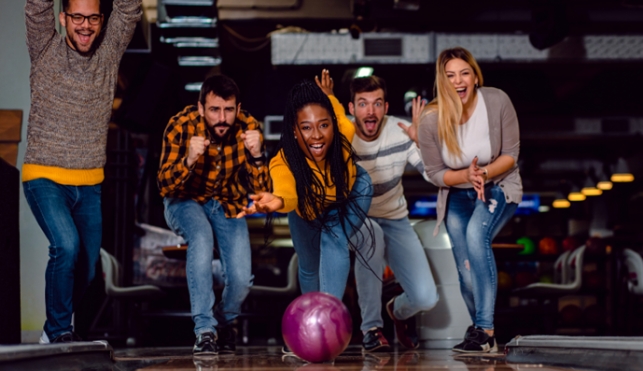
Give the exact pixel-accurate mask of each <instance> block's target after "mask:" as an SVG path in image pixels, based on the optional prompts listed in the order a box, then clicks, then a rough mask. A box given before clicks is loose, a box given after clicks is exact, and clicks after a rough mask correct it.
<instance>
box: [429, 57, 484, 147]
mask: <svg viewBox="0 0 643 371" xmlns="http://www.w3.org/2000/svg"><path fill="white" fill-rule="evenodd" d="M457 58H459V59H462V60H463V61H465V62H467V63H468V64H469V65H470V66H471V68H472V69H473V73H474V74H475V75H476V77H477V78H478V86H482V82H483V79H482V71H481V70H480V66H478V62H476V59H475V58H474V57H473V55H472V54H471V53H470V52H469V51H468V50H467V49H465V48H462V47H455V48H451V49H445V50H443V51H442V52H441V53H440V55H439V56H438V60H437V61H436V62H435V85H434V87H433V94H434V96H435V98H434V99H433V100H432V101H431V102H429V104H427V106H426V107H425V108H424V112H422V116H425V115H427V114H429V113H431V112H434V111H437V112H438V138H439V139H440V142H441V143H442V144H443V145H445V146H446V147H447V151H448V152H449V154H450V155H452V156H455V157H458V158H460V157H461V156H462V149H461V148H460V145H459V144H458V136H457V130H456V129H457V127H458V125H459V124H460V120H461V119H462V110H463V108H462V101H461V100H460V97H459V96H458V93H457V92H456V91H455V88H454V87H453V84H451V81H449V78H448V77H447V74H446V65H447V63H448V62H449V61H450V60H452V59H457Z"/></svg>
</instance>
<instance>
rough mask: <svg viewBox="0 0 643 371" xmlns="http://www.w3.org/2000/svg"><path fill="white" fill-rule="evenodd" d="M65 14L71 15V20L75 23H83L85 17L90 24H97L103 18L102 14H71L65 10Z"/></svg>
mask: <svg viewBox="0 0 643 371" xmlns="http://www.w3.org/2000/svg"><path fill="white" fill-rule="evenodd" d="M65 15H66V16H68V17H71V21H72V23H73V24H83V23H84V22H85V19H87V21H88V22H89V24H91V25H97V24H99V23H100V20H101V19H102V18H103V15H102V14H91V15H82V14H78V13H72V14H69V13H67V12H65Z"/></svg>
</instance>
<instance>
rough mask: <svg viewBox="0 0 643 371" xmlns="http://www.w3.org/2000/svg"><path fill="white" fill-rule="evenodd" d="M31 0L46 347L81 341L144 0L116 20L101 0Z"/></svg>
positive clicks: (28, 170)
mask: <svg viewBox="0 0 643 371" xmlns="http://www.w3.org/2000/svg"><path fill="white" fill-rule="evenodd" d="M62 5H63V11H62V12H61V13H60V14H59V15H58V18H59V20H60V24H61V25H62V26H63V27H64V28H65V31H66V36H64V37H63V36H61V35H59V34H58V32H56V29H55V14H54V9H53V8H54V2H53V0H27V4H26V6H25V16H26V25H27V48H28V50H29V57H30V59H31V77H30V79H31V110H30V112H29V126H28V129H27V152H26V154H25V160H24V165H23V167H22V181H23V187H24V191H25V197H26V198H27V202H28V203H29V206H30V208H31V210H32V212H33V213H34V216H35V217H36V220H37V221H38V224H39V225H40V227H41V228H42V230H43V232H44V233H45V235H46V236H47V239H48V240H49V243H50V246H49V262H48V263H47V269H46V272H45V282H46V286H45V306H46V311H47V320H46V322H45V325H44V331H43V334H42V336H41V338H40V343H50V342H51V343H60V342H71V341H76V340H79V337H78V336H77V335H76V334H75V333H74V332H73V327H72V324H71V318H72V313H73V312H74V307H75V305H76V304H77V303H78V301H79V299H80V298H81V296H82V294H83V292H84V291H85V289H86V288H87V285H88V284H89V282H91V280H92V279H93V278H94V273H95V272H94V267H95V266H96V262H97V261H98V256H99V252H100V245H101V238H102V217H101V199H100V193H101V183H102V181H103V179H104V173H103V167H104V166H105V161H106V151H105V149H106V145H107V128H108V123H109V119H110V116H111V111H112V104H113V100H114V91H115V89H116V81H117V77H118V66H119V64H120V60H121V57H122V56H123V53H125V49H126V48H127V45H128V44H129V42H130V40H131V38H132V35H133V34H134V28H135V27H136V23H137V22H138V21H139V20H140V18H141V14H142V12H141V0H114V7H113V11H112V13H111V16H110V19H109V24H108V25H106V22H105V19H104V16H103V14H101V11H100V1H99V0H63V1H62Z"/></svg>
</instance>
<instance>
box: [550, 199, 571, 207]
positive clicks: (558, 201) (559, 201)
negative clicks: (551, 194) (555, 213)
mask: <svg viewBox="0 0 643 371" xmlns="http://www.w3.org/2000/svg"><path fill="white" fill-rule="evenodd" d="M551 206H552V207H553V208H554V209H567V208H569V207H570V206H571V203H569V201H567V199H565V198H559V199H556V200H554V202H553V203H552V204H551Z"/></svg>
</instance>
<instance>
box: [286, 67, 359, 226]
mask: <svg viewBox="0 0 643 371" xmlns="http://www.w3.org/2000/svg"><path fill="white" fill-rule="evenodd" d="M310 104H317V105H320V106H321V107H322V108H324V109H325V110H327V111H328V114H329V115H330V117H331V120H332V123H333V133H334V135H333V141H332V142H331V144H330V147H329V149H328V152H327V153H326V161H325V162H324V163H325V167H326V169H320V168H319V167H318V168H317V171H320V172H322V173H325V174H326V177H325V179H324V181H323V182H322V181H320V179H319V178H318V177H317V176H315V174H314V172H313V169H312V168H311V167H310V165H309V164H308V161H307V157H306V153H304V152H303V151H302V149H301V148H300V147H299V144H298V143H297V139H295V132H296V131H297V132H298V131H299V125H297V113H298V112H299V110H301V109H302V108H304V107H306V106H308V105H310ZM300 135H301V133H300ZM278 149H281V150H282V151H283V152H282V155H283V156H284V160H285V162H286V163H287V164H288V167H289V168H290V170H291V171H292V173H293V174H296V189H297V198H298V201H297V209H298V211H299V213H300V215H301V216H302V217H303V218H304V219H306V220H309V221H311V220H315V219H317V218H319V217H320V216H321V215H322V214H323V213H324V211H325V209H326V207H333V205H341V204H344V203H346V200H347V199H348V197H349V194H350V189H349V183H348V177H349V173H348V169H349V166H350V165H352V166H354V161H355V159H354V157H355V154H354V152H353V147H352V146H351V144H350V142H349V141H348V140H347V139H346V137H345V136H344V135H343V134H341V133H340V132H339V126H338V124H337V116H336V115H335V111H334V110H333V106H332V104H331V103H330V100H329V99H328V97H327V96H326V94H324V92H322V90H321V89H320V88H319V87H318V86H317V85H316V84H315V83H313V82H312V81H310V80H304V81H302V82H301V83H299V84H297V85H295V86H294V87H293V88H292V89H291V90H290V93H289V94H288V100H287V102H286V110H285V112H284V125H283V130H282V132H281V141H280V142H279V148H278ZM306 149H307V150H308V151H310V149H308V148H306ZM344 151H345V152H347V153H349V156H348V158H347V159H345V158H344ZM351 163H353V164H351ZM316 166H319V164H316ZM327 186H328V187H332V186H335V190H336V198H335V201H334V202H332V203H330V204H329V202H328V200H327V195H326V187H327Z"/></svg>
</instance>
